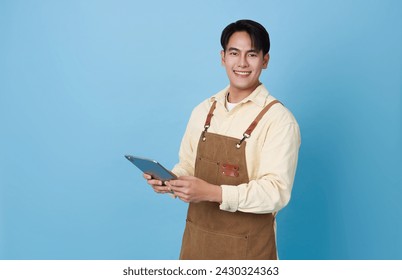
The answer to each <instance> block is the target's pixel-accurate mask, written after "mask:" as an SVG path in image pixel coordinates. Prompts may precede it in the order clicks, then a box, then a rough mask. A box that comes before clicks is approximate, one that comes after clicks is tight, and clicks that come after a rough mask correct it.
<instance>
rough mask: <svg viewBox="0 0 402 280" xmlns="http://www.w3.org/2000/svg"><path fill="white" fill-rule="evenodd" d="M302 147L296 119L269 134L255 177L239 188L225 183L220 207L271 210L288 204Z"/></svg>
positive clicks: (274, 210) (255, 211)
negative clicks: (300, 147)
mask: <svg viewBox="0 0 402 280" xmlns="http://www.w3.org/2000/svg"><path fill="white" fill-rule="evenodd" d="M299 146H300V132H299V127H298V125H297V123H295V122H292V123H288V124H285V125H283V126H281V127H279V128H276V129H274V131H273V132H271V133H268V134H267V138H266V140H265V141H264V144H263V147H262V150H261V153H260V155H259V159H258V161H259V163H258V164H257V165H258V171H257V174H256V176H255V179H252V180H250V182H249V183H247V184H241V185H239V186H237V187H234V186H228V185H222V196H223V202H222V204H221V206H220V209H221V210H226V211H230V212H234V211H242V212H249V213H271V212H277V211H279V210H280V209H282V208H283V207H285V206H286V205H287V203H288V202H289V200H290V196H291V191H292V186H293V180H294V176H295V172H296V166H297V159H298V151H299ZM256 167H257V166H256Z"/></svg>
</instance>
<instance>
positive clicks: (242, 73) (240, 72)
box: [234, 71, 251, 76]
mask: <svg viewBox="0 0 402 280" xmlns="http://www.w3.org/2000/svg"><path fill="white" fill-rule="evenodd" d="M234 72H235V73H236V74H239V75H243V76H246V75H249V74H251V72H250V71H234Z"/></svg>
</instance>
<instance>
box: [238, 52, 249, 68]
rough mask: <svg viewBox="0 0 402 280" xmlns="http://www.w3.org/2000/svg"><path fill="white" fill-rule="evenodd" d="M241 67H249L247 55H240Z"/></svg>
mask: <svg viewBox="0 0 402 280" xmlns="http://www.w3.org/2000/svg"><path fill="white" fill-rule="evenodd" d="M239 67H240V68H246V67H248V62H247V56H245V55H242V56H240V58H239Z"/></svg>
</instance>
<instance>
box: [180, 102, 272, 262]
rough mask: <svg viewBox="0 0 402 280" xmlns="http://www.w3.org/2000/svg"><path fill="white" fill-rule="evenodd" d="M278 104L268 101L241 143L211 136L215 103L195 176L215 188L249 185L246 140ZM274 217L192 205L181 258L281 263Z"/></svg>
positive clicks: (215, 205) (200, 145) (206, 204)
mask: <svg viewBox="0 0 402 280" xmlns="http://www.w3.org/2000/svg"><path fill="white" fill-rule="evenodd" d="M275 103H279V101H277V100H275V101H273V102H271V103H269V104H268V105H267V106H266V107H265V108H264V109H263V110H262V111H261V112H260V113H259V115H258V116H257V117H256V118H255V120H254V121H253V122H252V123H251V125H250V126H249V127H248V129H247V130H246V132H245V133H244V134H243V138H242V139H241V140H239V139H237V138H233V137H228V136H223V135H219V134H215V133H210V132H208V131H207V130H208V128H209V126H210V122H211V118H212V116H213V111H214V110H215V107H216V101H215V102H214V103H213V104H212V106H211V109H210V111H209V114H208V116H207V119H206V122H205V130H204V131H203V132H202V134H201V137H200V141H199V143H198V149H197V158H196V162H195V174H194V175H195V177H198V178H200V179H203V180H205V181H207V182H208V183H211V184H215V185H233V187H234V188H236V186H237V185H239V184H242V183H248V182H249V178H248V173H247V164H246V154H245V148H246V144H247V142H245V141H244V140H245V139H246V138H249V137H250V136H251V133H252V131H253V130H254V128H255V127H256V126H257V124H258V122H259V120H260V119H261V118H262V117H263V115H264V114H265V113H266V112H267V111H268V110H269V109H270V108H271V106H272V105H274V104H275ZM274 220H275V217H274V215H273V214H271V213H269V214H252V213H244V212H240V211H236V212H228V211H223V210H220V209H219V204H218V203H216V202H199V203H190V205H189V208H188V212H187V220H186V228H185V230H184V234H183V241H182V247H181V252H180V259H204V260H208V259H209V260H211V259H212V260H213V259H240V260H246V259H277V255H276V240H275V230H274Z"/></svg>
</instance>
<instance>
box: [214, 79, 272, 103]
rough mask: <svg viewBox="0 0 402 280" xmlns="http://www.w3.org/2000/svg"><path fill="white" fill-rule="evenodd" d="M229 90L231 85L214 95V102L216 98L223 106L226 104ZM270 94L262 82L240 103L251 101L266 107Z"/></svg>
mask: <svg viewBox="0 0 402 280" xmlns="http://www.w3.org/2000/svg"><path fill="white" fill-rule="evenodd" d="M228 90H229V86H227V87H225V88H224V89H223V90H221V91H219V92H218V93H217V94H215V95H214V96H212V97H211V101H212V102H213V101H214V100H216V101H217V102H218V103H221V104H222V105H223V106H225V102H226V95H227V93H228ZM268 96H269V92H268V90H267V89H266V88H265V86H264V85H263V84H260V85H259V86H258V87H257V88H256V89H255V90H254V91H253V92H252V93H251V94H250V95H249V96H247V97H246V98H244V99H243V100H242V101H240V103H247V102H249V101H251V102H254V103H255V104H256V105H258V106H260V107H264V106H265V104H266V100H267V98H268Z"/></svg>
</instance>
